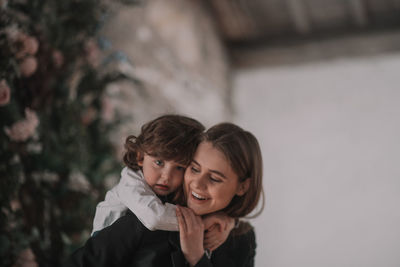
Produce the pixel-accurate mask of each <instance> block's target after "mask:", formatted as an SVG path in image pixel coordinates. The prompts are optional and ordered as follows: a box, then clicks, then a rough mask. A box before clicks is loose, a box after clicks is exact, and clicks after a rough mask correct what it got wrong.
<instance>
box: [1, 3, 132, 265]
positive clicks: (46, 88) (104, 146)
mask: <svg viewBox="0 0 400 267" xmlns="http://www.w3.org/2000/svg"><path fill="white" fill-rule="evenodd" d="M123 2H127V1H126V0H125V1H123ZM110 4H111V1H110V2H108V1H105V0H103V1H99V0H63V1H54V0H14V1H13V0H8V1H7V0H0V59H1V60H0V151H1V152H0V153H1V154H0V205H1V210H0V259H1V260H0V266H38V265H40V266H60V265H61V262H62V261H63V260H64V259H65V257H66V256H67V255H69V254H70V253H71V252H72V250H73V249H75V248H76V247H77V246H80V245H81V244H82V242H84V241H85V240H86V239H87V237H88V235H89V231H90V229H91V224H92V219H93V213H94V207H95V204H96V203H97V201H98V200H99V199H98V197H99V196H102V193H103V192H104V185H103V179H104V177H106V176H109V175H111V174H113V173H118V172H119V171H120V165H119V163H118V162H117V160H116V158H115V157H114V156H113V147H112V145H111V143H110V141H109V136H108V134H109V132H110V130H111V129H112V128H113V127H115V126H116V124H118V123H120V119H118V117H115V112H114V111H113V107H110V105H109V102H108V101H107V98H106V93H105V89H106V86H107V85H108V84H109V83H111V82H114V81H117V80H120V79H125V78H126V77H124V76H123V75H121V74H119V73H117V72H112V71H111V70H110V68H107V67H106V66H105V65H104V64H102V62H106V61H109V60H106V58H104V56H103V53H102V51H101V49H100V48H99V42H98V41H97V40H98V36H97V35H98V31H99V28H100V27H101V25H102V24H103V23H105V18H106V17H107V14H108V13H107V10H110V8H109V5H110Z"/></svg>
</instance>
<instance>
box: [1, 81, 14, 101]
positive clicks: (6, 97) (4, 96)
mask: <svg viewBox="0 0 400 267" xmlns="http://www.w3.org/2000/svg"><path fill="white" fill-rule="evenodd" d="M10 95H11V93H10V87H9V86H8V84H7V82H6V80H4V79H3V80H1V81H0V107H2V106H5V105H7V104H8V103H9V102H10Z"/></svg>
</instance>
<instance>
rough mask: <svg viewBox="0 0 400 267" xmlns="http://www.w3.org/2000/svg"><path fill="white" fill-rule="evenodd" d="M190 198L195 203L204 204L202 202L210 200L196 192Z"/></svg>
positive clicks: (192, 192)
mask: <svg viewBox="0 0 400 267" xmlns="http://www.w3.org/2000/svg"><path fill="white" fill-rule="evenodd" d="M190 198H191V199H193V200H194V201H196V202H197V203H202V202H204V201H206V200H208V198H207V197H205V196H204V195H201V194H199V193H196V192H194V191H191V193H190Z"/></svg>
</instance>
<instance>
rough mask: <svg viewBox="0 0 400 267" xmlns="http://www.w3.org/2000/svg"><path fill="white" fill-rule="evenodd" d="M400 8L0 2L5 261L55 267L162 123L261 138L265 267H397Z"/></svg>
mask: <svg viewBox="0 0 400 267" xmlns="http://www.w3.org/2000/svg"><path fill="white" fill-rule="evenodd" d="M399 69H400V0H318V1H317V0H262V1H261V0H251V1H243V0H204V1H198V0H197V1H194V0H189V1H188V0H148V1H133V0H131V1H130V0H119V1H108V0H102V1H98V0H64V1H50V0H30V1H28V0H0V123H1V125H0V126H1V129H0V146H1V156H0V157H1V158H0V204H1V211H0V231H1V232H0V266H59V265H60V264H61V262H62V261H63V260H64V259H65V257H66V256H67V255H69V254H70V253H71V252H72V251H73V250H74V249H75V248H77V247H79V246H80V245H81V244H82V243H83V242H85V241H86V239H87V238H88V236H89V234H90V231H91V224H92V219H93V215H94V209H95V205H96V203H97V202H98V201H100V200H102V199H103V198H104V193H105V191H106V190H107V189H109V188H110V187H112V186H113V185H114V184H115V183H117V182H118V179H119V172H120V170H121V167H122V164H121V156H122V153H123V147H122V144H123V142H124V138H125V137H126V136H127V135H129V134H137V133H138V131H139V129H140V126H141V125H142V124H143V123H144V122H147V121H148V120H150V119H153V118H154V117H156V116H158V115H160V114H163V113H166V112H169V113H171V112H172V113H181V114H185V115H188V116H192V117H194V118H196V119H198V120H200V121H201V122H203V123H204V124H205V125H206V126H207V127H209V126H211V125H213V124H214V123H218V122H221V121H232V122H235V123H237V124H239V125H240V126H242V127H243V128H245V129H247V130H249V131H251V132H253V133H254V134H255V135H256V137H257V138H258V140H259V141H260V144H261V147H262V152H263V158H264V172H265V173H264V191H265V198H266V199H265V200H266V201H265V204H266V205H265V209H264V211H263V213H262V214H261V215H260V216H259V217H257V218H254V219H249V221H250V222H251V223H252V224H253V225H254V226H255V229H256V235H257V244H258V249H257V255H256V266H260V267H261V266H269V267H281V266H285V267H286V266H288V267H292V266H296V267H301V266H307V267H317V266H318V267H320V266H332V267H336V266H344V267H347V266H349V267H350V266H351V267H353V266H370V267H376V266H385V267H386V266H387V267H391V266H399V265H400V253H399V251H400V228H399V225H400V165H399V164H398V162H399V159H400V152H399V151H400V142H399V140H398V136H400V107H399V104H398V103H399V100H400V86H399V84H400V78H399V75H398V72H399Z"/></svg>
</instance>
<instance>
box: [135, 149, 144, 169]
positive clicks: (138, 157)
mask: <svg viewBox="0 0 400 267" xmlns="http://www.w3.org/2000/svg"><path fill="white" fill-rule="evenodd" d="M136 161H137V164H138V166H140V167H143V154H142V153H140V152H137V154H136Z"/></svg>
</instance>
